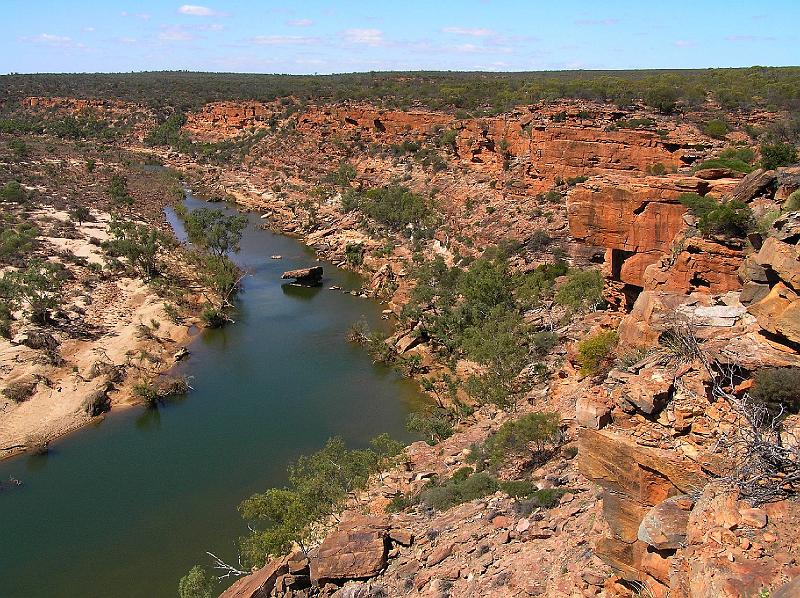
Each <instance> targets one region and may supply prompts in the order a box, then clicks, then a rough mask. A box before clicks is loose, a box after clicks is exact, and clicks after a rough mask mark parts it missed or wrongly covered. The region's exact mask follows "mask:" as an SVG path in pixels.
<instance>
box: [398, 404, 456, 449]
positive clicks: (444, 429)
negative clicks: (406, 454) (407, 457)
mask: <svg viewBox="0 0 800 598" xmlns="http://www.w3.org/2000/svg"><path fill="white" fill-rule="evenodd" d="M406 429H407V430H408V431H409V432H411V433H414V434H422V435H423V436H425V437H426V442H427V443H428V444H430V445H431V446H433V445H434V444H436V443H438V442H441V441H442V440H444V439H445V438H450V436H452V435H453V421H452V417H451V416H450V413H449V412H448V411H447V410H446V409H429V410H427V411H415V412H413V413H410V414H409V416H408V418H407V419H406Z"/></svg>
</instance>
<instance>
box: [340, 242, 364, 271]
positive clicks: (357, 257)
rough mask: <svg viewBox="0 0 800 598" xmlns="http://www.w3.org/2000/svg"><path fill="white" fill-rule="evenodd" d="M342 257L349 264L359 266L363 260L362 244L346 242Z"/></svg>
mask: <svg viewBox="0 0 800 598" xmlns="http://www.w3.org/2000/svg"><path fill="white" fill-rule="evenodd" d="M344 259H345V261H346V262H347V263H348V264H350V265H351V266H360V265H361V264H362V263H363V262H364V245H362V244H361V243H348V244H347V245H346V246H345V248H344Z"/></svg>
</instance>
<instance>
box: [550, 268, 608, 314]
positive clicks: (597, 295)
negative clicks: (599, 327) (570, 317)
mask: <svg viewBox="0 0 800 598" xmlns="http://www.w3.org/2000/svg"><path fill="white" fill-rule="evenodd" d="M555 299H556V303H558V304H559V305H563V306H564V307H568V308H570V309H572V310H575V311H585V310H589V309H594V308H596V307H597V306H598V305H599V304H600V303H601V302H602V300H603V277H602V276H601V275H600V273H599V272H598V271H597V270H573V271H571V272H570V273H569V274H568V276H567V281H566V282H565V283H564V284H563V285H561V286H560V287H559V288H558V291H556V296H555Z"/></svg>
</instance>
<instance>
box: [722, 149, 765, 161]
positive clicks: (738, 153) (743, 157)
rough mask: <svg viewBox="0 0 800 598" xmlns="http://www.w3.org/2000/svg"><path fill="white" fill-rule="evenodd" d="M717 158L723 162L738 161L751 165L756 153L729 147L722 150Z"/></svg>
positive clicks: (750, 150) (751, 150)
mask: <svg viewBox="0 0 800 598" xmlns="http://www.w3.org/2000/svg"><path fill="white" fill-rule="evenodd" d="M719 157H720V158H722V159H723V160H740V161H742V162H744V163H746V164H752V163H753V162H754V161H755V159H756V153H755V152H754V151H753V149H752V148H749V147H729V148H726V149H724V150H722V152H720V154H719Z"/></svg>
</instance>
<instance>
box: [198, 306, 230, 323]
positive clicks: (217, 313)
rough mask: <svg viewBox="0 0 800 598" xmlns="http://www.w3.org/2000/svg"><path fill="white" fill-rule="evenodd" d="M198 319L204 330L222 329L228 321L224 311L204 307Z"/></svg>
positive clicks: (212, 307)
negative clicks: (201, 322)
mask: <svg viewBox="0 0 800 598" xmlns="http://www.w3.org/2000/svg"><path fill="white" fill-rule="evenodd" d="M200 319H201V320H202V321H203V326H205V327H206V328H222V327H223V326H225V324H227V323H228V322H229V321H230V318H228V316H226V315H225V312H224V311H222V310H221V309H219V308H218V307H214V306H209V307H206V308H205V309H204V310H203V311H202V312H200Z"/></svg>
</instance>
